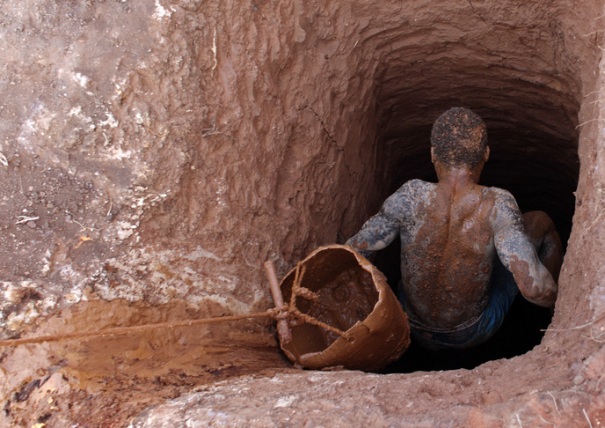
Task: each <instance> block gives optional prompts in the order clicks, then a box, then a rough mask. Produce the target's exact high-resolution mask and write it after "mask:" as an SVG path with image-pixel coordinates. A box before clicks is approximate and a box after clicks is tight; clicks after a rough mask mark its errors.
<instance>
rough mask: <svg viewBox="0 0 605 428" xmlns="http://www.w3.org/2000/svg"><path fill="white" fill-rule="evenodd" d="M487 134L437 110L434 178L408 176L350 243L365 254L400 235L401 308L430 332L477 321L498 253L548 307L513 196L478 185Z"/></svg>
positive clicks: (541, 219) (477, 124) (462, 117)
mask: <svg viewBox="0 0 605 428" xmlns="http://www.w3.org/2000/svg"><path fill="white" fill-rule="evenodd" d="M479 128H480V129H481V130H482V131H481V132H478V131H477V129H479ZM486 132H487V131H486V128H485V125H484V124H483V122H482V120H481V119H480V118H479V117H478V116H477V115H475V114H474V113H472V112H470V111H469V110H468V109H464V108H454V109H450V110H448V111H447V112H445V113H444V114H442V115H441V116H440V117H439V119H437V121H436V122H435V124H434V126H433V130H432V134H431V158H432V161H433V164H434V167H435V171H436V173H437V177H438V182H437V183H428V182H425V181H422V180H411V181H408V182H407V183H405V184H404V185H403V186H401V187H400V188H399V189H398V190H397V191H396V192H395V193H394V194H393V195H391V196H390V197H389V198H387V200H386V201H385V202H384V204H383V205H382V207H381V209H380V211H379V212H378V213H377V214H376V215H375V216H373V217H372V218H370V219H369V220H368V221H367V222H366V223H365V224H364V225H363V227H362V228H361V230H360V231H359V232H358V233H357V234H356V235H355V236H353V237H352V238H350V239H349V240H348V241H347V244H348V245H350V246H352V247H353V248H355V249H358V250H361V251H362V253H363V254H364V255H365V256H366V257H367V256H369V254H370V253H371V252H372V251H377V250H381V249H383V248H385V247H386V246H387V245H388V244H389V243H391V242H392V241H393V240H394V239H395V237H396V236H397V235H399V237H400V239H401V277H402V282H401V284H400V288H401V293H400V294H401V297H402V298H403V301H402V303H403V306H404V308H405V309H406V311H407V312H408V315H409V316H410V318H411V319H413V320H414V321H416V323H417V324H420V325H424V326H427V327H429V326H430V329H433V330H434V331H448V330H454V329H457V328H461V327H463V326H468V325H470V324H472V323H474V322H475V321H477V320H478V319H479V317H480V316H481V314H482V313H483V311H484V309H485V308H486V306H487V303H488V298H489V294H490V291H491V288H492V279H491V276H492V270H493V266H494V259H495V256H496V254H497V256H498V257H499V259H500V260H501V262H502V264H503V265H504V266H505V267H506V268H507V269H508V270H509V271H511V272H512V273H513V275H514V277H515V279H518V281H517V285H518V287H519V289H520V291H521V293H522V294H523V296H525V297H526V298H527V299H528V300H530V301H531V302H533V303H535V304H538V305H540V306H550V305H552V304H554V299H555V298H556V291H557V286H556V283H555V282H554V281H553V278H552V276H551V275H550V273H549V272H548V271H547V270H546V268H545V267H544V266H543V265H542V264H541V262H540V260H539V259H538V255H537V252H536V249H535V248H534V246H533V245H532V242H531V241H530V239H529V238H528V236H527V235H526V234H525V231H524V225H523V216H522V215H521V212H520V211H519V208H518V206H517V203H516V201H515V199H514V197H513V196H512V195H511V194H510V193H509V192H507V191H506V190H503V189H499V188H496V187H485V186H481V185H479V184H478V183H479V178H480V176H481V172H482V170H483V166H484V164H485V162H487V160H488V158H489V153H490V150H489V147H488V146H487V134H486ZM469 141H472V144H470V143H469ZM534 219H535V220H536V221H537V223H538V224H540V225H543V226H544V225H546V224H547V222H548V221H550V219H549V217H548V216H547V215H546V214H545V213H539V214H537V215H536V216H535V218H534ZM544 229H545V230H546V229H547V227H544ZM514 262H516V263H514ZM559 267H560V265H559ZM557 270H558V267H557Z"/></svg>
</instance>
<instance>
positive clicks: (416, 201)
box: [383, 179, 435, 217]
mask: <svg viewBox="0 0 605 428" xmlns="http://www.w3.org/2000/svg"><path fill="white" fill-rule="evenodd" d="M434 187H435V184H433V183H429V182H426V181H422V180H418V179H414V180H410V181H406V182H405V183H404V184H403V185H402V186H401V187H400V188H399V189H397V191H396V192H395V193H393V194H392V195H391V196H389V197H388V198H387V200H386V201H385V202H384V205H383V211H385V212H386V213H387V214H389V215H391V216H396V217H400V216H401V215H404V214H405V215H410V214H411V213H412V212H414V211H415V210H416V208H417V207H418V206H419V205H420V202H421V201H425V200H426V199H427V196H428V194H429V193H430V192H431V191H432V189H434Z"/></svg>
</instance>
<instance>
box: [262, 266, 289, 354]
mask: <svg viewBox="0 0 605 428" xmlns="http://www.w3.org/2000/svg"><path fill="white" fill-rule="evenodd" d="M265 272H266V274H267V279H268V280H269V287H271V295H272V296H273V303H275V307H276V308H277V309H278V310H283V308H284V297H283V296H282V294H281V289H280V288H279V283H278V282H277V276H276V275H275V267H274V266H273V262H272V261H271V260H267V261H266V262H265ZM286 317H287V314H282V315H281V316H280V317H278V318H277V334H278V336H279V340H280V342H281V343H289V342H291V341H292V332H291V331H290V324H288V319H287V318H286Z"/></svg>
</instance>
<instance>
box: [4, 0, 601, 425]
mask: <svg viewBox="0 0 605 428" xmlns="http://www.w3.org/2000/svg"><path fill="white" fill-rule="evenodd" d="M603 9H604V4H603V2H602V1H600V0H571V1H562V0H555V1H552V2H548V4H544V3H538V2H527V1H517V0H504V1H498V2H496V1H487V0H482V1H479V0H471V1H457V2H455V1H448V0H446V1H441V2H435V1H428V0H414V1H407V2H399V1H381V2H360V1H352V2H342V1H332V0H326V1H316V0H310V1H304V2H303V1H300V0H286V1H279V2H277V1H274V2H243V1H239V0H235V1H230V2H224V1H218V0H209V1H201V0H184V1H176V0H141V1H131V0H125V1H119V2H90V1H85V0H76V1H70V2H56V1H50V0H23V1H18V2H8V1H4V2H2V7H1V8H0V60H1V61H0V64H1V65H0V291H1V292H0V334H1V337H2V338H10V337H27V336H28V335H35V334H44V333H45V332H47V333H48V332H53V333H59V334H60V333H61V332H64V333H70V332H73V331H74V330H76V329H79V330H83V329H93V328H102V327H105V326H108V327H109V326H112V325H120V326H124V325H137V324H140V323H145V322H155V321H161V320H162V319H184V318H186V317H193V318H201V317H211V316H220V315H226V314H234V313H235V314H241V313H248V312H255V311H263V310H265V309H267V308H269V307H270V306H271V298H270V294H269V291H268V287H267V283H266V280H265V278H264V272H263V268H262V264H263V262H264V261H266V260H269V259H271V260H274V261H275V265H276V268H277V271H278V275H279V276H280V277H281V276H282V275H285V274H286V272H288V271H289V270H290V269H291V268H292V267H293V266H294V264H295V263H296V262H297V261H299V260H301V259H302V258H303V257H304V256H306V255H307V254H308V253H309V252H311V251H312V250H314V249H316V248H318V247H319V246H321V245H325V244H332V243H335V242H336V243H343V242H344V241H345V240H346V239H347V238H348V237H350V236H351V235H352V234H353V233H354V232H355V231H356V230H358V228H359V226H360V225H361V224H362V223H363V221H364V220H365V219H367V218H368V217H369V216H370V215H371V214H373V213H374V212H376V210H377V208H378V207H379V206H380V203H381V202H382V201H383V200H384V199H385V198H386V196H388V195H389V194H391V193H392V192H393V191H394V190H395V189H396V188H397V187H399V186H400V185H401V184H402V183H403V182H404V181H406V180H408V179H411V178H422V179H426V180H431V179H432V178H433V177H432V176H431V174H432V165H431V164H430V159H429V157H428V150H427V147H428V141H429V130H430V125H431V124H432V123H433V122H434V120H435V118H436V117H437V116H438V115H439V114H440V113H441V112H443V111H444V110H445V109H447V108H449V107H451V106H453V105H465V106H467V107H469V108H471V109H473V110H474V111H476V112H477V113H478V114H479V115H480V116H481V117H483V118H484V120H485V121H486V124H487V127H488V134H489V139H490V146H491V149H492V153H491V160H490V162H489V164H488V165H487V166H486V169H485V171H484V174H483V184H486V185H495V186H499V187H502V188H505V189H508V190H510V191H511V192H512V193H513V194H514V195H515V197H516V198H517V200H518V201H519V204H520V207H521V210H522V211H524V212H525V211H530V210H534V209H542V210H544V211H546V212H548V213H549V215H550V216H551V217H552V218H553V219H554V221H555V223H556V225H557V229H558V230H559V231H561V235H562V240H563V242H564V244H565V247H566V255H565V260H564V264H563V268H562V271H561V275H560V278H559V294H558V297H557V302H556V305H555V311H554V317H553V320H552V323H551V325H550V327H549V329H548V331H546V333H545V335H544V338H543V340H542V342H541V343H540V344H539V345H537V346H536V347H535V348H534V349H533V350H531V351H530V352H527V353H526V354H524V355H521V356H517V357H515V358H511V359H508V360H497V361H490V362H487V363H485V364H483V365H481V366H480V367H478V368H477V369H475V370H472V371H469V370H452V371H446V372H437V373H413V374H408V375H402V374H390V375H379V374H364V373H360V372H351V371H343V372H334V373H317V372H312V371H309V372H298V371H297V372H291V371H290V370H291V368H289V367H290V363H289V362H287V361H286V360H285V359H284V358H283V356H282V355H281V354H280V353H279V351H278V346H277V343H276V341H275V339H274V331H273V330H272V325H270V324H269V323H262V322H261V323H260V324H255V322H250V321H246V322H241V323H240V322H238V323H236V324H229V325H222V326H219V325H216V326H213V327H211V328H210V327H209V328H208V329H207V330H206V329H201V330H200V329H198V328H196V329H192V330H191V331H189V330H187V329H185V330H184V331H183V330H178V331H173V332H164V331H158V332H156V333H155V334H154V335H150V336H147V337H144V338H136V337H132V338H130V339H129V340H125V339H124V338H120V339H115V340H110V341H105V342H103V341H102V342H90V341H83V342H82V343H67V342H65V343H63V342H61V343H56V344H44V345H35V346H34V345H32V346H24V347H18V348H2V349H0V375H1V376H0V377H1V382H2V383H1V385H0V404H1V406H0V408H1V409H2V410H1V411H0V418H1V424H2V425H5V426H23V425H25V426H33V425H34V424H46V427H64V426H72V425H75V424H79V425H80V426H127V425H128V424H129V423H130V421H132V420H134V419H135V418H136V424H137V425H140V426H145V425H147V426H162V424H164V425H165V426H174V425H175V424H176V425H178V424H184V423H185V422H184V421H186V420H187V419H189V420H191V421H196V422H197V423H199V425H209V424H217V425H219V424H225V425H237V424H240V425H241V424H243V425H249V426H255V425H256V426H271V425H274V426H283V425H289V424H290V425H304V424H309V425H322V424H323V425H326V426H334V425H339V424H340V425H351V424H352V423H353V424H365V425H372V426H381V425H396V424H405V423H407V422H409V424H416V425H425V426H439V425H448V424H459V425H467V426H482V425H483V426H499V425H502V426H552V425H556V426H589V425H592V426H593V427H596V426H599V425H601V426H602V425H603V424H605V414H604V410H603V409H604V404H603V401H602V400H603V397H604V396H605V394H604V388H605V380H603V373H604V371H605V353H604V352H605V351H604V349H603V340H604V339H605V336H604V334H605V330H604V329H605V316H604V314H605V299H604V298H603V296H605V284H604V282H603V278H604V277H605V275H604V274H605V272H604V271H603V260H602V254H605V248H604V247H605V229H604V226H603V225H604V223H603V212H605V195H604V189H605V163H604V162H605V156H604V153H605V152H604V149H603V147H604V141H605V128H604V127H603V124H604V122H603V121H604V120H605V114H604V112H603V104H602V103H603V99H605V83H604V80H603V73H604V70H605V65H604V64H603V62H602V59H601V56H602V47H603V29H604V28H605V19H604V18H603V12H604V10H603ZM386 270H387V268H385V271H386ZM177 302H180V303H177ZM185 308H187V309H185ZM76 313H78V314H80V315H78V316H76V315H73V314H76ZM69 314H72V315H69ZM150 314H154V315H153V316H151V315H150ZM198 330H199V331H198ZM179 340H180V342H179ZM225 341H226V342H225ZM187 344H191V347H188V346H189V345H187ZM238 344H239V345H238ZM233 346H235V348H234V347H233ZM175 352H176V354H175ZM198 357H199V358H201V359H200V360H198ZM88 361H90V363H91V364H88V363H87V362H88ZM158 361H161V362H162V363H159V364H158ZM171 361H173V363H171ZM171 364H174V365H171ZM263 369H267V370H269V372H268V373H267V372H263V371H262V370H263ZM240 375H247V376H243V377H238V378H237V379H230V380H229V379H227V378H228V377H230V376H240ZM217 381H224V382H223V383H218V384H215V382H217ZM201 384H204V385H201ZM172 398H174V399H176V401H166V400H169V399H172ZM153 406H155V407H153ZM162 421H164V422H162Z"/></svg>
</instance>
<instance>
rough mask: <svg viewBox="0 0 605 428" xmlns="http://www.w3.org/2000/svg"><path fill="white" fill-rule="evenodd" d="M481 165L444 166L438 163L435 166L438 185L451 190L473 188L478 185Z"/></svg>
mask: <svg viewBox="0 0 605 428" xmlns="http://www.w3.org/2000/svg"><path fill="white" fill-rule="evenodd" d="M482 170H483V165H482V164H480V165H477V166H475V167H470V166H467V165H460V166H458V165H456V166H452V165H444V164H441V163H440V162H437V163H436V164H435V171H436V172H437V178H438V180H439V183H440V184H444V185H446V186H449V187H451V188H453V189H458V188H464V187H468V186H473V185H476V184H477V183H479V178H480V177H481V171H482Z"/></svg>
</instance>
